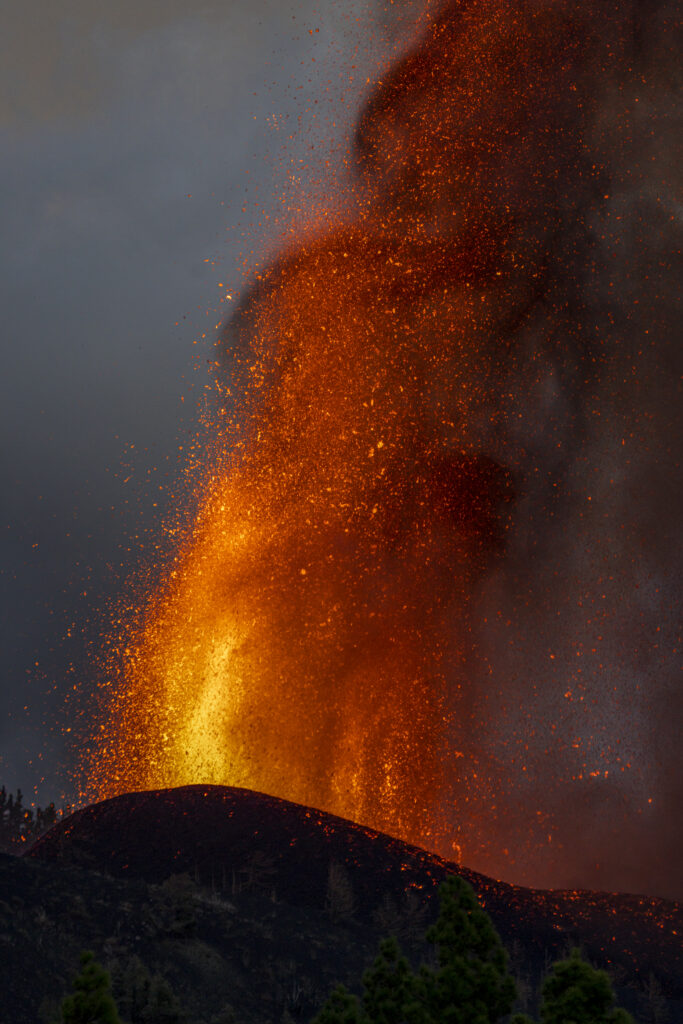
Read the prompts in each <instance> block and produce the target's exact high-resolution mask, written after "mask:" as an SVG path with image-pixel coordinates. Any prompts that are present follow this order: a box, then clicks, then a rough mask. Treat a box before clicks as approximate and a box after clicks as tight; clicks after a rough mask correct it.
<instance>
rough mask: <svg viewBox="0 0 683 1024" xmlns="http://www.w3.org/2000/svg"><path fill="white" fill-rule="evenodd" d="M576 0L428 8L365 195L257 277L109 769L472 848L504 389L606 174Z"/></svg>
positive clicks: (123, 674)
mask: <svg viewBox="0 0 683 1024" xmlns="http://www.w3.org/2000/svg"><path fill="white" fill-rule="evenodd" d="M573 6H575V5H573ZM568 11H569V8H565V7H564V5H562V4H558V5H553V6H551V5H549V6H548V7H546V8H544V7H543V6H541V5H532V4H521V3H520V4H511V3H509V0H505V2H504V3H503V2H500V0H498V2H491V0H487V2H486V3H484V2H479V3H477V2H470V3H458V4H452V5H449V6H448V7H446V8H445V9H443V10H442V11H441V13H440V14H439V15H438V16H435V17H432V18H431V19H429V18H428V17H427V16H425V25H424V26H423V27H424V30H425V31H424V36H423V38H422V39H421V41H420V43H419V45H418V46H417V47H416V48H415V49H414V50H413V52H411V53H410V54H409V55H408V56H407V57H404V58H403V59H402V60H401V62H400V63H399V64H398V66H397V67H396V68H395V69H394V70H393V72H391V73H390V74H389V75H387V76H386V77H385V78H384V79H383V81H382V82H381V83H379V84H378V85H377V86H376V88H375V90H374V93H373V95H372V96H371V98H370V100H369V102H368V104H367V106H366V109H365V111H364V113H363V115H362V117H361V119H360V123H359V125H358V129H357V135H356V150H355V152H356V156H357V163H358V184H357V186H356V189H355V192H354V195H353V197H352V201H351V199H350V204H349V205H350V206H353V208H354V209H355V210H356V211H357V213H356V214H355V215H354V218H353V219H350V220H348V221H347V222H338V225H337V227H336V228H335V229H333V230H331V231H330V230H328V231H327V232H326V233H321V234H318V235H317V236H313V237H310V238H308V239H307V240H305V241H302V244H301V245H300V246H299V247H298V248H295V249H293V250H292V251H289V252H287V253H285V254H284V255H283V256H282V257H281V258H280V259H279V260H278V261H276V262H275V263H274V264H273V265H272V266H270V268H268V269H267V270H265V271H263V272H262V273H261V274H260V275H259V276H258V277H257V280H256V281H255V283H254V285H253V287H252V289H251V291H250V292H249V294H248V295H247V296H246V297H245V298H244V299H243V301H242V304H241V307H240V310H239V312H238V313H237V315H236V316H235V317H234V318H233V321H232V322H231V324H230V325H229V326H228V328H227V329H226V332H225V334H224V336H223V338H222V340H221V352H222V357H223V361H222V367H223V369H222V370H221V374H220V375H219V377H220V379H219V380H218V382H217V387H216V389H217V393H218V394H217V399H218V401H217V406H218V407H220V410H221V411H220V412H219V413H217V419H218V421H219V422H218V423H217V425H216V428H215V440H214V443H213V444H212V446H211V450H210V451H209V452H207V460H206V462H207V464H206V467H205V471H204V476H203V479H202V480H200V481H199V482H198V485H197V490H198V494H199V500H198V511H197V513H196V518H195V521H194V524H193V526H192V529H191V530H190V531H189V534H188V536H187V537H186V538H185V540H184V541H183V542H182V543H181V544H180V545H179V546H178V548H177V550H176V552H175V554H174V556H173V558H172V559H171V560H170V562H169V566H168V570H167V571H166V573H165V577H164V579H163V580H162V582H161V584H160V585H159V586H158V587H157V588H156V589H155V590H154V592H153V593H151V594H150V595H149V597H148V599H147V601H146V604H145V605H144V607H143V608H142V609H141V611H140V612H139V613H138V614H137V615H136V616H135V618H134V622H132V623H131V624H130V625H129V626H128V627H127V628H125V629H124V630H123V633H122V635H121V638H120V640H119V641H118V643H117V647H118V654H117V656H116V657H114V658H112V662H111V665H110V679H109V683H108V686H109V688H110V690H111V692H112V701H111V716H110V719H109V721H108V723H107V725H106V727H105V728H104V729H103V730H102V737H103V738H102V739H101V740H100V743H99V746H98V748H97V750H96V752H95V754H94V757H93V761H92V764H91V766H90V768H89V773H90V784H91V788H92V790H93V791H94V792H95V793H97V795H98V796H100V797H102V796H107V795H112V794H113V793H115V792H121V791H123V790H129V789H143V788H158V787H167V786H179V785H183V784H187V783H197V782H202V783H223V784H230V785H237V786H244V787H249V788H252V789H255V790H260V791H263V792H265V793H269V794H273V795H277V796H281V797H284V798H287V799H290V800H294V801H297V802H299V803H303V804H307V805H312V806H316V807H318V808H321V809H325V810H327V811H331V812H335V813H337V814H340V815H342V816H344V817H347V818H351V819H353V820H355V821H358V822H362V823H364V824H368V825H371V826H373V827H375V828H377V829H380V830H383V831H386V832H389V833H391V834H393V835H395V836H398V837H401V838H403V839H407V840H411V841H414V842H417V843H420V844H421V845H423V846H427V847H429V848H432V849H439V848H440V849H441V850H442V851H443V852H448V853H450V854H451V855H452V853H453V848H452V847H451V846H450V842H451V840H454V838H455V833H454V829H453V821H454V820H457V817H458V802H459V801H460V800H464V799H468V798H469V799H472V798H473V797H477V796H479V797H481V800H482V807H484V806H491V804H492V803H493V804H495V799H494V798H493V796H492V795H491V794H490V793H489V794H485V793H484V791H483V788H484V786H485V783H484V782H483V781H482V779H481V778H480V773H479V770H478V763H477V756H476V750H477V732H478V730H480V729H481V728H482V727H485V723H482V722H481V721H479V720H478V718H477V716H478V715H479V714H480V713H481V708H477V707H476V706H475V705H474V703H473V700H472V698H471V696H470V694H469V690H468V659H469V655H470V647H471V643H472V641H471V639H470V622H469V616H470V612H471V595H472V593H473V588H474V587H475V586H476V584H477V581H478V580H479V579H480V578H481V577H482V574H484V573H486V572H489V571H490V570H491V568H492V566H494V564H495V562H496V559H498V558H499V557H500V555H501V553H502V552H503V551H504V548H505V538H506V530H507V528H508V517H509V514H510V510H511V509H512V508H513V505H512V504H511V502H512V500H513V498H514V488H513V479H514V481H515V487H517V477H516V473H515V464H514V455H515V450H514V445H513V444H512V443H511V442H510V440H509V437H510V432H509V431H508V429H507V423H506V415H507V412H506V410H507V409H508V408H509V405H510V403H509V401H508V399H509V398H510V397H511V389H512V388H514V387H517V388H518V387H519V379H520V366H521V365H522V364H527V363H528V362H529V361H531V362H533V359H534V355H533V352H534V351H540V350H542V351H552V350H553V349H554V348H555V347H558V346H561V345H562V344H563V343H564V340H566V338H567V337H568V335H569V334H570V333H571V332H572V331H573V330H575V323H574V320H573V313H572V312H570V309H571V306H572V302H573V301H574V300H575V288H576V285H575V282H572V281H571V280H568V279H567V276H566V274H565V267H566V263H567V260H568V259H569V255H568V254H571V253H572V252H573V251H574V250H575V249H576V247H577V245H578V242H577V239H580V237H581V233H582V231H583V225H582V223H581V217H580V215H579V212H578V211H580V210H582V209H583V208H584V207H585V205H586V204H587V203H590V202H592V201H593V200H594V198H595V196H596V195H597V191H598V190H599V186H600V172H599V168H598V162H597V161H596V160H595V159H594V157H593V156H592V155H591V152H590V149H589V147H588V145H587V142H586V136H585V129H586V125H587V124H588V123H589V120H590V117H591V110H592V103H591V99H590V81H589V78H588V76H587V74H586V67H587V66H588V64H589V63H591V62H593V63H594V62H595V60H596V53H597V52H598V51H597V47H598V45H599V44H598V43H597V42H596V34H595V33H593V32H592V31H591V29H590V26H589V25H587V23H586V22H585V21H584V20H583V19H582V16H581V13H580V11H578V12H577V11H575V10H573V8H572V11H571V12H569V13H568ZM616 48H617V47H616V45H615V46H614V49H616ZM603 58H604V59H605V60H608V58H607V56H605V55H604V54H601V56H600V59H601V60H602V59H603ZM615 59H616V58H615ZM515 382H517V383H515ZM235 393H237V394H239V396H240V397H239V406H238V407H237V409H235V406H234V404H233V399H232V397H231V395H232V394H235ZM487 801H488V803H487ZM460 841H462V842H464V845H465V847H467V837H460ZM459 853H460V850H459V849H456V855H457V854H459Z"/></svg>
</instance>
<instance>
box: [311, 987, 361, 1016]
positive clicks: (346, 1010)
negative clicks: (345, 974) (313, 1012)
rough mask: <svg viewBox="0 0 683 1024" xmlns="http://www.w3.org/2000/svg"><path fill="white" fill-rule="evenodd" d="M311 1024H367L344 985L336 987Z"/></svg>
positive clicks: (356, 1001) (353, 997)
mask: <svg viewBox="0 0 683 1024" xmlns="http://www.w3.org/2000/svg"><path fill="white" fill-rule="evenodd" d="M313 1024H369V1022H368V1019H367V1017H366V1016H365V1015H364V1014H363V1013H362V1012H361V1009H360V1006H359V1005H358V1000H357V999H356V997H355V996H354V995H352V994H351V993H350V992H349V990H348V989H347V988H346V987H345V986H344V985H337V987H336V988H335V990H334V991H333V993H332V995H331V996H330V998H329V999H328V1000H327V1002H326V1003H325V1005H324V1006H323V1008H322V1010H321V1011H320V1013H319V1014H318V1015H317V1016H316V1017H315V1019H314V1021H313Z"/></svg>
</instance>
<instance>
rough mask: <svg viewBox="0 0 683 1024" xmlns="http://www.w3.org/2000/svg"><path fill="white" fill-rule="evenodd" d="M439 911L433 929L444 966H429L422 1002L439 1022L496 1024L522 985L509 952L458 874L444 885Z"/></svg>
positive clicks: (421, 980)
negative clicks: (514, 973) (510, 969)
mask: <svg viewBox="0 0 683 1024" xmlns="http://www.w3.org/2000/svg"><path fill="white" fill-rule="evenodd" d="M439 896H440V900H441V910H440V913H439V917H438V919H437V921H436V924H434V925H433V926H432V927H431V928H430V929H429V930H428V932H427V936H426V937H427V940H428V941H429V942H432V943H434V944H435V945H436V947H437V953H438V962H439V967H438V968H437V969H436V970H433V969H431V968H425V967H423V968H422V970H421V972H420V976H419V989H418V992H419V991H420V990H421V998H422V1002H423V1003H424V1005H425V1006H426V1008H427V1010H428V1012H429V1015H430V1017H429V1019H430V1020H432V1021H434V1022H435V1024H436V1022H438V1024H494V1022H496V1021H498V1020H499V1019H500V1018H501V1017H504V1016H506V1015H507V1014H509V1013H510V1011H511V1010H512V1006H513V1003H514V1001H515V995H516V987H515V983H514V981H513V979H512V978H511V976H510V975H509V974H508V970H507V953H506V952H505V950H504V949H503V945H502V943H501V941H500V939H499V937H498V934H497V932H496V930H495V929H494V927H493V924H492V923H491V919H490V917H489V916H488V914H487V913H486V911H485V910H483V909H482V907H480V905H479V902H478V900H477V897H476V895H475V893H474V890H473V889H472V887H471V886H470V885H468V884H467V882H465V880H464V879H462V878H460V877H459V876H458V875H452V876H451V877H450V878H447V879H446V881H445V882H443V884H442V885H441V889H440V891H439Z"/></svg>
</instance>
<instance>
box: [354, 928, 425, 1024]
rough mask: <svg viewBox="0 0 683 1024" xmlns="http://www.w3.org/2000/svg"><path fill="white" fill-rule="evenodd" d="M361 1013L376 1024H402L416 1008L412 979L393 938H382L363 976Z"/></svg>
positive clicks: (407, 964) (409, 969)
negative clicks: (373, 959)
mask: <svg viewBox="0 0 683 1024" xmlns="http://www.w3.org/2000/svg"><path fill="white" fill-rule="evenodd" d="M363 989H364V992H363V1010H364V1011H365V1015H366V1017H367V1019H369V1020H371V1021H373V1022H374V1021H376V1022H377V1024H402V1022H403V1021H404V1020H405V1019H406V1016H407V1015H410V1010H411V1007H412V1008H413V1014H412V1016H413V1017H414V1013H415V1009H414V1004H415V1002H416V998H415V976H414V974H413V972H412V970H411V967H410V964H409V963H408V961H407V960H406V958H405V957H404V956H402V954H401V950H400V948H399V945H398V942H397V940H396V939H395V938H393V937H392V938H389V939H385V940H384V941H383V942H382V943H381V944H380V947H379V955H378V956H377V958H376V960H375V962H374V963H373V965H372V967H370V968H369V969H368V970H367V971H366V972H365V974H364V975H363Z"/></svg>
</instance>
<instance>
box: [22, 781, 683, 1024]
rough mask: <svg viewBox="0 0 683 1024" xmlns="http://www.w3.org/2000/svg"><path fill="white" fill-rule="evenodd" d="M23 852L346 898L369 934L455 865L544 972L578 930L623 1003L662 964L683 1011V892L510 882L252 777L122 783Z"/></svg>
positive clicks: (217, 894) (160, 878)
mask: <svg viewBox="0 0 683 1024" xmlns="http://www.w3.org/2000/svg"><path fill="white" fill-rule="evenodd" d="M23 860H24V862H26V861H29V862H42V864H43V865H45V866H47V865H50V866H52V867H53V868H56V869H67V870H70V871H73V870H74V869H75V870H77V871H85V872H93V871H95V872H98V873H100V874H102V873H104V874H106V875H108V876H113V878H115V879H120V880H126V881H128V882H131V883H133V884H135V885H140V883H142V882H144V883H145V884H146V885H148V886H153V887H154V886H159V885H164V884H168V880H169V879H171V878H173V877H174V876H178V875H183V874H185V875H189V876H190V877H191V878H193V879H194V883H195V885H198V886H199V888H201V889H203V890H205V891H206V890H208V891H209V892H211V893H212V894H213V898H214V899H216V900H219V901H220V900H221V899H223V900H228V901H230V900H234V899H235V898H236V896H238V895H239V893H240V892H242V891H244V890H247V891H249V892H251V893H256V894H257V895H260V897H261V898H262V899H264V900H265V899H267V900H268V902H269V903H270V905H271V907H272V904H273V903H275V904H276V905H277V907H279V908H282V907H287V908H290V909H291V908H296V911H297V913H299V914H303V915H313V916H315V915H317V914H323V915H325V914H327V915H328V918H329V916H330V906H331V900H332V902H334V900H335V898H336V899H337V902H338V903H339V906H340V913H339V915H337V916H338V918H339V919H342V918H345V919H346V920H347V923H348V922H350V921H351V920H353V921H354V922H355V926H356V927H360V931H361V932H362V933H365V934H366V935H367V934H370V933H371V932H372V931H373V930H374V929H376V928H377V924H378V921H380V923H381V914H380V917H379V918H378V908H380V909H381V908H382V907H384V908H386V907H388V906H394V907H399V906H405V905H406V901H408V902H411V903H412V906H413V909H414V910H415V909H416V908H418V909H420V912H421V913H422V914H423V918H424V920H425V921H426V920H427V919H432V918H433V916H434V915H435V913H436V903H437V901H436V900H435V899H434V898H433V897H434V896H435V893H436V890H437V889H438V886H439V884H440V882H441V881H442V880H443V879H444V878H445V877H446V876H448V875H450V874H453V873H457V874H460V875H461V876H462V877H464V878H465V879H466V880H467V881H468V882H469V883H470V884H471V885H472V886H473V888H474V890H475V892H476V893H477V896H478V898H479V900H480V902H481V904H482V905H483V906H484V907H485V908H486V910H487V912H488V913H489V914H490V916H491V918H492V920H493V922H494V924H495V926H496V928H497V929H498V931H499V933H500V935H501V938H502V939H503V942H504V944H505V945H506V947H507V948H508V950H514V951H515V954H514V955H515V956H516V957H517V958H518V959H519V958H521V959H522V960H524V962H525V963H526V964H527V965H528V966H529V968H530V970H531V972H532V973H533V974H534V975H537V976H538V977H540V976H541V975H542V973H543V970H544V968H547V964H548V962H550V961H552V960H554V959H557V958H558V957H560V956H562V955H563V954H564V953H565V952H566V950H567V948H568V947H569V946H572V945H576V944H580V945H581V946H582V948H583V950H584V952H585V954H586V955H587V956H588V957H589V958H590V959H591V960H592V961H593V962H594V963H596V964H598V965H600V966H601V967H604V968H606V969H608V970H609V971H610V973H611V975H612V977H613V978H614V979H615V985H616V987H617V989H618V990H619V994H620V996H621V997H622V1002H623V1003H624V1004H626V1005H631V1006H632V1007H633V1005H634V996H633V991H632V989H633V987H634V986H635V987H638V986H641V988H642V987H643V986H646V985H647V982H648V979H649V978H651V977H653V976H655V977H657V978H658V979H659V982H658V983H659V984H661V987H662V990H663V991H664V992H665V994H666V998H667V1000H668V1002H669V1010H670V1011H671V1019H674V1020H675V1019H683V1018H681V1017H680V1016H678V1017H677V1016H676V1013H678V1012H679V1011H683V983H682V981H681V979H683V959H682V957H681V943H680V935H681V932H682V930H683V913H682V910H681V907H680V905H679V904H677V903H674V902H670V901H666V900H662V899H654V898H648V897H645V896H638V895H624V894H615V893H600V892H589V891H559V890H555V891H553V890H540V889H527V888H522V887H519V886H514V885H509V884H506V883H505V882H502V881H497V880H495V879H492V878H488V877H486V876H485V875H482V874H478V873H477V872H474V871H470V870H468V869H467V868H465V867H463V866H462V865H459V864H456V863H454V862H449V861H447V860H444V859H442V858H441V857H439V856H437V855H435V854H432V853H428V852H426V851H424V850H422V849H420V848H419V847H416V846H412V845H409V844H407V843H405V842H402V841H400V840H398V839H394V838H392V837H390V836H387V835H383V834H382V833H379V832H376V831H374V830H373V829H370V828H364V827H361V826H359V825H356V824H354V823H352V822H349V821H345V820H344V819H342V818H339V817H336V816H334V815H331V814H327V813H324V812H322V811H319V810H315V809H313V808H310V807H304V806H301V805H298V804H294V803H291V802H289V801H286V800H281V799H277V798H274V797H270V796H265V795H263V794H261V793H256V792H253V791H250V790H244V789H237V788H233V787H227V786H197V785H195V786H183V787H181V788H177V789H166V790H155V791H150V792H140V793H130V794H126V795H122V796H118V797H113V798H111V799H109V800H105V801H102V802H101V803H98V804H94V805H92V806H89V807H86V808H84V809H82V810H79V811H77V812H76V813H75V814H73V815H71V817H69V818H67V819H65V820H63V821H62V822H60V823H59V824H57V825H56V826H55V827H54V828H53V829H52V830H51V831H50V832H48V833H47V834H46V835H44V836H43V837H41V838H40V839H39V840H38V841H37V842H36V843H35V844H34V845H33V846H32V848H31V849H30V850H28V851H27V853H26V854H25V855H24V858H23ZM340 880H341V883H340ZM345 894H346V896H348V897H349V899H348V900H347V904H346V909H344V906H343V904H344V898H345ZM350 894H352V895H350ZM340 900H341V903H340ZM278 912H279V911H278ZM276 916H277V915H276ZM331 917H332V920H335V914H334V913H333V914H332V915H331ZM385 917H386V915H385ZM337 923H339V921H337ZM299 927H301V926H299ZM328 927H329V921H328ZM347 941H348V940H347ZM635 1009H638V1007H637V1006H636V1007H635Z"/></svg>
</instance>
